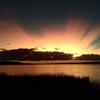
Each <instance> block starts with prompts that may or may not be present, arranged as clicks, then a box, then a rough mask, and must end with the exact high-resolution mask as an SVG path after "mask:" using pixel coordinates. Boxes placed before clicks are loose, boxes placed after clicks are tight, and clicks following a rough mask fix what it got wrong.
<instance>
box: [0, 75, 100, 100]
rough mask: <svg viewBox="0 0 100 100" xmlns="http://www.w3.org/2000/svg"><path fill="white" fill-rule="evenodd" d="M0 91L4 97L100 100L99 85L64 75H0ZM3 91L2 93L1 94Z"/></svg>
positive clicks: (86, 78)
mask: <svg viewBox="0 0 100 100" xmlns="http://www.w3.org/2000/svg"><path fill="white" fill-rule="evenodd" d="M0 91H1V92H2V94H4V95H5V96H6V95H7V94H9V96H11V97H12V95H14V96H15V98H17V97H19V98H20V99H21V97H22V98H23V99H26V97H28V99H29V98H31V99H35V98H36V99H38V98H41V99H61V100H62V99H69V100H70V99H74V100H76V99H77V100H87V99H89V100H100V87H99V85H95V84H92V83H91V82H90V81H89V78H88V77H83V78H77V77H73V76H65V75H59V76H57V75H38V76H7V75H3V74H2V75H0ZM3 91H4V92H3Z"/></svg>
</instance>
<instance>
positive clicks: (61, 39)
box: [0, 18, 100, 56]
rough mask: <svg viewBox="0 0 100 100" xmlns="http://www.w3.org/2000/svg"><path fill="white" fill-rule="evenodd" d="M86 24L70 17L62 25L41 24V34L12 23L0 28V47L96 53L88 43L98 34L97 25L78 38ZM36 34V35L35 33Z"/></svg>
mask: <svg viewBox="0 0 100 100" xmlns="http://www.w3.org/2000/svg"><path fill="white" fill-rule="evenodd" d="M87 27H88V25H87V23H86V22H85V21H82V20H76V19H74V18H70V19H69V21H68V22H67V23H66V25H65V26H63V27H60V26H59V27H50V26H42V27H41V34H40V35H39V33H31V34H29V33H27V32H26V31H25V30H23V29H22V28H21V27H19V26H18V25H16V24H14V23H9V26H6V27H2V30H0V33H3V34H0V47H1V48H5V49H14V48H34V47H36V48H38V50H39V51H60V52H65V53H72V54H74V56H80V55H82V54H86V53H96V52H97V53H98V54H100V51H99V50H96V51H92V50H93V48H94V47H88V45H89V44H90V43H91V42H92V41H93V40H94V39H95V38H96V37H98V36H99V32H100V29H99V27H98V26H95V27H94V28H92V30H91V31H90V32H89V34H87V36H86V37H85V38H84V39H83V40H80V39H81V38H82V36H83V34H84V33H85V32H86V29H87ZM37 34H38V35H37Z"/></svg>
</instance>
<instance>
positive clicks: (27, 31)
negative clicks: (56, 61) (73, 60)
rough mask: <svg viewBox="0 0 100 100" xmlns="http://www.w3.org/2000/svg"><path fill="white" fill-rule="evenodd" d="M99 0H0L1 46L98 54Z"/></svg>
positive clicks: (99, 33) (99, 44) (99, 49)
mask: <svg viewBox="0 0 100 100" xmlns="http://www.w3.org/2000/svg"><path fill="white" fill-rule="evenodd" d="M99 5H100V1H97V0H91V2H90V1H89V0H87V1H83V0H76V1H74V0H48V1H46V0H42V1H41V0H34V1H31V0H29V1H27V0H25V1H24V2H23V1H18V0H15V1H12V0H3V1H2V0H1V1H0V48H3V49H8V50H10V49H18V48H28V49H30V48H36V49H37V50H39V51H43V52H45V51H59V52H64V53H71V54H74V57H77V56H81V55H82V54H100V28H99V26H100V12H99V10H100V7H99Z"/></svg>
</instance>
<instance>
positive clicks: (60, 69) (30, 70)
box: [0, 64, 100, 82]
mask: <svg viewBox="0 0 100 100" xmlns="http://www.w3.org/2000/svg"><path fill="white" fill-rule="evenodd" d="M0 73H6V74H10V75H38V74H65V75H74V76H80V77H83V76H89V77H90V79H91V80H98V81H99V82H100V65H99V64H57V65H56V64H54V65H53V64H50V65H0Z"/></svg>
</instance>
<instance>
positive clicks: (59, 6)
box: [0, 0, 100, 37]
mask: <svg viewBox="0 0 100 100" xmlns="http://www.w3.org/2000/svg"><path fill="white" fill-rule="evenodd" d="M0 2H1V5H3V6H2V7H8V8H10V9H12V11H13V12H12V13H11V16H13V19H14V20H15V21H16V23H17V24H19V25H20V26H21V27H22V28H24V29H25V30H26V31H37V30H39V29H40V28H41V26H43V25H49V26H52V25H54V26H57V25H64V24H65V23H66V21H67V20H68V19H69V18H70V16H73V17H74V16H75V17H82V18H84V19H87V18H91V16H93V17H94V18H95V19H97V21H98V22H100V19H98V18H99V17H100V12H99V11H100V6H99V5H100V1H99V0H1V1H0ZM7 13H8V12H7ZM95 16H96V17H95ZM95 19H94V20H93V21H92V22H89V28H88V29H87V31H86V33H85V35H86V34H88V33H89V31H90V30H91V28H92V27H93V26H94V24H95ZM83 37H84V36H83Z"/></svg>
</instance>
